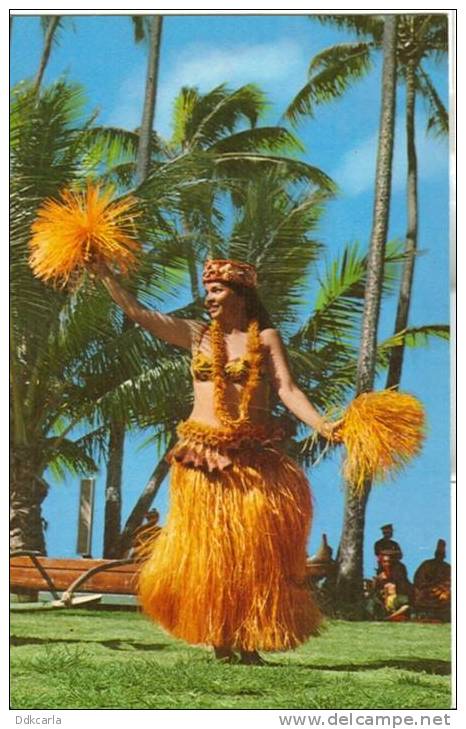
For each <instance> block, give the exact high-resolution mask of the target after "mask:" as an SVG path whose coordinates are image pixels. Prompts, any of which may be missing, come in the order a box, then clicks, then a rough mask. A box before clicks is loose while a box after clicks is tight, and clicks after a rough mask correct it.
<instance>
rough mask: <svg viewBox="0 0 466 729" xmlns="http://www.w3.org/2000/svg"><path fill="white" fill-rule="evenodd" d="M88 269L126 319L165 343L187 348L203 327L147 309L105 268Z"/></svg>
mask: <svg viewBox="0 0 466 729" xmlns="http://www.w3.org/2000/svg"><path fill="white" fill-rule="evenodd" d="M91 270H93V271H94V272H95V274H96V275H98V277H99V279H100V280H101V281H102V283H103V284H104V286H105V288H106V289H107V291H108V292H109V294H110V296H111V297H112V299H113V300H114V301H115V303H116V304H118V306H120V307H121V309H123V311H124V312H125V314H126V315H127V316H128V317H129V318H130V319H132V320H133V321H135V322H136V323H137V324H140V325H141V326H142V327H144V329H147V330H148V331H149V332H151V333H152V334H154V335H155V336H156V337H158V338H159V339H163V340H164V341H165V342H168V343H169V344H174V345H176V346H177V347H184V348H185V349H191V347H192V343H193V339H194V338H195V337H196V336H197V334H198V332H199V331H200V330H201V328H202V326H203V325H202V322H198V321H195V320H193V319H181V318H179V317H176V316H170V315H169V314H162V313H161V312H159V311H155V310H152V309H148V308H147V307H146V306H144V305H143V304H141V302H140V301H138V299H137V298H136V297H135V296H134V295H133V294H132V293H130V292H129V291H127V290H126V289H125V288H124V287H123V286H121V284H119V283H118V281H117V280H116V279H115V278H114V276H113V275H112V273H111V272H110V270H109V269H108V267H107V266H105V265H103V264H95V265H94V266H93V267H92V268H91Z"/></svg>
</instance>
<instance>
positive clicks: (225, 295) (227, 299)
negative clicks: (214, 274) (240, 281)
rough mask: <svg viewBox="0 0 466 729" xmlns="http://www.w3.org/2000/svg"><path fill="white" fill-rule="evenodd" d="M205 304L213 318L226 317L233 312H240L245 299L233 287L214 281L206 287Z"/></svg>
mask: <svg viewBox="0 0 466 729" xmlns="http://www.w3.org/2000/svg"><path fill="white" fill-rule="evenodd" d="M205 290H206V296H205V306H206V309H207V310H208V312H209V314H210V317H211V318H212V319H222V318H223V319H224V318H225V317H229V316H231V314H233V313H236V314H238V313H240V312H241V311H242V309H243V307H244V301H243V299H242V297H241V296H239V295H238V294H237V293H236V292H235V291H233V289H231V288H230V287H229V286H227V285H226V284H223V283H221V282H220V281H212V283H208V284H206V287H205Z"/></svg>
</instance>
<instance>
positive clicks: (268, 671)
mask: <svg viewBox="0 0 466 729" xmlns="http://www.w3.org/2000/svg"><path fill="white" fill-rule="evenodd" d="M11 639H12V649H11V707H12V708H14V709H81V708H86V709H99V708H108V709H113V708H115V709H117V708H118V709H146V708H151V709H170V708H177V709H188V708H189V709H192V708H217V709H239V708H243V709H244V708H247V709H416V708H417V709H420V708H422V709H441V708H442V709H443V708H450V707H451V698H450V662H449V661H450V626H449V625H433V624H421V623H409V622H408V623H393V624H389V623H377V622H364V623H362V622H361V623H357V622H351V623H350V622H344V621H331V622H329V623H328V629H327V630H326V631H325V632H324V633H323V635H322V636H321V637H319V638H316V639H313V640H311V641H309V643H307V644H306V645H304V646H302V647H301V648H299V649H298V650H296V651H292V652H288V653H271V654H268V655H267V658H268V659H269V660H270V665H267V666H236V665H219V664H218V663H216V662H215V661H214V660H213V659H212V656H211V653H210V651H209V650H208V649H203V648H195V647H190V646H187V645H185V644H184V643H182V642H180V641H176V640H173V639H172V638H170V637H168V636H167V635H166V634H165V633H163V632H162V631H161V630H159V629H158V628H156V627H154V625H153V624H151V623H150V622H148V621H147V620H146V619H145V618H144V617H143V616H141V615H140V614H138V613H132V612H123V611H122V612H102V611H100V612H99V611H91V610H81V611H79V610H68V611H67V610H61V611H49V612H41V613H38V612H36V613H29V612H23V613H13V614H12V619H11Z"/></svg>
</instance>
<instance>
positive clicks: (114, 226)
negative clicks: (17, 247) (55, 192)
mask: <svg viewBox="0 0 466 729" xmlns="http://www.w3.org/2000/svg"><path fill="white" fill-rule="evenodd" d="M113 192H114V191H113V189H112V188H107V189H104V190H101V189H100V187H99V186H98V185H93V184H89V185H88V187H87V190H86V191H85V192H74V191H72V190H64V191H62V192H61V193H60V198H61V200H60V201H59V200H53V199H48V200H45V202H44V203H43V204H42V205H41V207H40V208H39V209H38V212H37V218H36V220H35V221H34V223H33V224H32V226H31V228H32V233H33V235H32V238H31V240H30V242H29V245H30V249H31V255H30V258H29V263H30V266H31V268H32V270H33V272H34V275H35V276H37V277H38V278H40V279H42V280H43V281H51V282H53V283H54V284H61V285H63V286H64V285H66V283H67V282H68V280H69V278H70V276H71V274H73V273H74V272H75V271H77V270H79V269H82V268H84V267H85V266H86V265H87V264H89V263H90V262H91V261H92V260H93V259H94V260H95V259H99V260H101V261H103V262H104V263H106V264H108V265H110V266H112V267H115V266H116V267H117V268H118V269H119V270H120V271H121V272H122V273H127V272H128V271H129V270H130V269H131V268H133V267H134V266H135V264H136V255H135V253H136V252H137V251H138V250H139V248H140V245H139V243H138V241H137V240H136V238H135V228H134V219H135V218H136V217H137V215H138V214H139V211H138V210H137V201H136V199H135V198H134V197H131V196H128V197H125V198H122V199H121V200H118V201H115V202H111V198H112V196H113Z"/></svg>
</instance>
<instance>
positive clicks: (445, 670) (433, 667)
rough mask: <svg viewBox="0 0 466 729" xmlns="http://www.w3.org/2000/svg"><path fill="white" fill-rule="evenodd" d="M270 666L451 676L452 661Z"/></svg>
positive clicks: (417, 659)
mask: <svg viewBox="0 0 466 729" xmlns="http://www.w3.org/2000/svg"><path fill="white" fill-rule="evenodd" d="M268 665H269V666H272V665H273V666H280V667H283V668H300V669H303V668H304V669H306V668H308V669H311V670H313V671H337V672H339V671H342V672H346V673H348V672H358V671H376V670H377V669H379V668H398V669H400V670H402V671H413V672H414V673H430V674H433V675H436V676H450V674H451V663H450V661H442V660H440V659H438V660H436V659H433V658H406V659H403V658H400V659H398V660H387V661H371V662H370V663H342V664H339V665H335V664H332V665H325V664H324V665H322V664H316V663H275V662H274V663H269V664H268Z"/></svg>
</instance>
